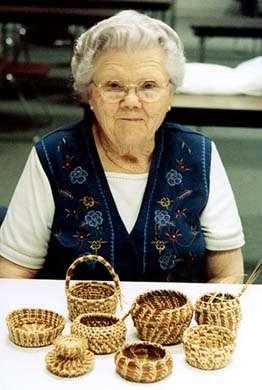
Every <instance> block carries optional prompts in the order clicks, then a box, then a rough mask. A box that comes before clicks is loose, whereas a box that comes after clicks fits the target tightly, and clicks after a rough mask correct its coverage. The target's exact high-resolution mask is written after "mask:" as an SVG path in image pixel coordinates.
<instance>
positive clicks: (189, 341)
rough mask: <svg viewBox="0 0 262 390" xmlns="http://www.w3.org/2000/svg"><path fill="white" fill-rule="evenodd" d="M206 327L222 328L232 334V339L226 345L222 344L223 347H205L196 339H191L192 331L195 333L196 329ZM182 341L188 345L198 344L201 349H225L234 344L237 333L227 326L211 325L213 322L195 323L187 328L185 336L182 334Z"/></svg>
mask: <svg viewBox="0 0 262 390" xmlns="http://www.w3.org/2000/svg"><path fill="white" fill-rule="evenodd" d="M205 328H206V329H215V330H222V331H223V332H224V333H226V334H227V335H228V336H230V338H231V341H228V342H227V344H226V345H224V346H221V347H205V346H201V345H199V343H198V342H195V341H194V340H192V339H190V334H191V333H195V331H197V330H201V329H205ZM182 342H183V344H186V345H188V344H189V345H195V346H196V345H197V346H198V347H199V349H201V350H208V351H212V350H223V349H225V348H227V347H230V346H232V345H234V343H235V333H234V332H233V331H231V330H230V329H228V328H226V327H225V326H219V325H211V324H201V325H193V326H190V327H189V328H187V329H185V331H184V333H183V336H182Z"/></svg>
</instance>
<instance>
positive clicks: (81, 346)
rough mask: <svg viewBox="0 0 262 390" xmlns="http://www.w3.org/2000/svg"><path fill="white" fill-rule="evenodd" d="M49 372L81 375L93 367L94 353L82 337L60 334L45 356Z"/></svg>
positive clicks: (73, 375)
mask: <svg viewBox="0 0 262 390" xmlns="http://www.w3.org/2000/svg"><path fill="white" fill-rule="evenodd" d="M45 360H46V366H47V368H48V370H49V371H50V372H52V373H53V374H55V375H58V376H62V377H75V376H79V375H82V374H84V373H86V372H87V371H89V370H90V369H91V368H92V367H93V363H94V354H93V352H91V351H89V350H88V348H87V342H86V340H84V339H81V338H78V337H75V336H60V337H58V338H57V339H56V340H55V342H54V350H53V351H51V352H48V354H47V356H46V359H45Z"/></svg>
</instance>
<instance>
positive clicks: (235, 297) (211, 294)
mask: <svg viewBox="0 0 262 390" xmlns="http://www.w3.org/2000/svg"><path fill="white" fill-rule="evenodd" d="M220 294H222V295H228V296H231V297H232V299H225V300H222V301H220V302H215V301H211V302H209V301H204V300H203V298H204V297H206V296H209V297H210V298H211V299H212V296H213V295H220ZM234 302H237V303H238V304H240V300H239V297H238V296H237V295H234V294H232V293H222V292H221V293H217V292H215V291H213V292H211V293H208V292H207V293H205V294H202V295H200V296H199V297H198V298H197V300H196V306H197V305H214V306H221V304H224V303H234Z"/></svg>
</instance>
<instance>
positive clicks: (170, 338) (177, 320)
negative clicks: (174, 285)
mask: <svg viewBox="0 0 262 390" xmlns="http://www.w3.org/2000/svg"><path fill="white" fill-rule="evenodd" d="M130 312H131V316H132V319H133V322H134V325H135V327H136V329H137V331H138V335H139V338H140V339H141V340H145V341H151V342H155V343H159V344H162V345H172V344H177V343H179V342H181V339H182V335H183V332H184V330H185V329H186V328H187V327H188V326H189V325H190V322H191V320H192V316H193V305H192V303H191V302H190V300H189V299H188V298H187V296H186V295H184V294H182V293H181V292H178V291H175V290H152V291H149V292H146V293H144V294H141V295H139V296H138V297H137V299H136V301H135V303H134V305H133V307H132V308H131V310H130Z"/></svg>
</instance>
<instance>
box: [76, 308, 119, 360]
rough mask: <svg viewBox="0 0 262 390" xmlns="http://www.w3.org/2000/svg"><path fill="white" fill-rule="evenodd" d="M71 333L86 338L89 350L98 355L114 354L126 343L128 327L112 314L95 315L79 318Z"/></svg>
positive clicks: (85, 315)
mask: <svg viewBox="0 0 262 390" xmlns="http://www.w3.org/2000/svg"><path fill="white" fill-rule="evenodd" d="M71 333H72V334H74V335H77V336H79V337H84V338H85V339H86V340H87V342H88V348H89V349H90V350H91V351H93V352H94V353H96V354H106V353H113V352H115V351H117V350H118V349H119V348H120V347H121V346H122V345H123V343H124V341H125V338H126V326H125V324H124V322H123V321H122V320H120V319H119V318H117V317H115V316H112V315H110V314H102V313H93V314H91V313H90V314H82V315H80V316H78V317H77V318H76V319H75V320H74V322H73V324H72V327H71Z"/></svg>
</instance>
